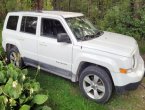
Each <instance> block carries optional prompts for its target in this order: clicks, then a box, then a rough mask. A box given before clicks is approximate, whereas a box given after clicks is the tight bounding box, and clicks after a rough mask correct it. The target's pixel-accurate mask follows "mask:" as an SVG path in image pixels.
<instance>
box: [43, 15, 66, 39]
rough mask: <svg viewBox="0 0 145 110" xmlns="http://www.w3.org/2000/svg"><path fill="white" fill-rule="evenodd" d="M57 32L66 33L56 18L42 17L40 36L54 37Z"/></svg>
mask: <svg viewBox="0 0 145 110" xmlns="http://www.w3.org/2000/svg"><path fill="white" fill-rule="evenodd" d="M59 33H66V31H65V30H64V28H63V26H62V24H61V23H60V22H59V21H58V20H53V19H48V18H42V20H41V36H46V37H52V38H56V37H57V35H58V34H59Z"/></svg>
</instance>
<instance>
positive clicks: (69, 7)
mask: <svg viewBox="0 0 145 110" xmlns="http://www.w3.org/2000/svg"><path fill="white" fill-rule="evenodd" d="M70 10H71V0H69V1H68V11H70Z"/></svg>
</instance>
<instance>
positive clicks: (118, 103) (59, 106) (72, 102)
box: [28, 67, 145, 110]
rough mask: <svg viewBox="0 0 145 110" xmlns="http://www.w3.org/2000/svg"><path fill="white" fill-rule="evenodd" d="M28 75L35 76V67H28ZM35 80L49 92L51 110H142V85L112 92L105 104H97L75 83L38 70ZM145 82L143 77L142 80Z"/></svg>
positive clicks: (143, 93) (143, 91) (143, 100)
mask: <svg viewBox="0 0 145 110" xmlns="http://www.w3.org/2000/svg"><path fill="white" fill-rule="evenodd" d="M28 71H29V75H30V76H31V77H34V76H35V73H36V69H35V68H32V67H29V68H28ZM37 80H38V81H39V82H40V84H41V87H42V88H43V89H45V90H48V92H49V101H48V105H50V106H51V107H52V108H53V110H144V107H145V99H144V98H145V89H144V88H143V87H142V86H139V88H138V89H137V90H135V91H130V92H126V93H125V94H123V95H117V94H113V95H112V98H111V100H110V101H109V102H108V103H107V104H104V105H102V104H97V103H95V102H93V101H90V100H88V99H86V98H85V97H84V96H82V94H81V92H80V90H79V86H78V84H77V83H72V82H71V81H69V80H66V79H64V78H61V77H59V76H56V75H52V74H50V73H48V72H45V71H40V73H39V75H38V77H37ZM143 81H144V83H145V79H144V80H143Z"/></svg>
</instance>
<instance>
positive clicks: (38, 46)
mask: <svg viewBox="0 0 145 110" xmlns="http://www.w3.org/2000/svg"><path fill="white" fill-rule="evenodd" d="M11 15H18V16H19V20H18V24H17V29H16V31H14V30H10V29H7V28H6V25H7V21H8V18H9V16H11ZM22 16H35V17H37V18H38V21H37V29H36V35H33V34H29V33H23V32H20V25H21V20H22ZM79 16H83V14H81V13H73V12H61V11H43V12H10V13H8V14H7V17H6V19H5V23H4V27H3V31H2V46H3V48H4V50H5V51H7V45H9V44H12V45H14V46H16V47H17V48H18V50H19V52H20V54H21V57H22V58H24V62H25V64H26V65H31V66H35V67H37V65H38V64H42V65H43V66H42V67H41V68H42V69H44V70H46V71H49V72H52V73H54V74H57V75H60V76H62V77H65V78H68V79H71V80H72V81H73V82H76V81H78V74H79V69H80V68H81V66H82V65H83V64H84V63H85V62H87V63H91V64H95V65H99V66H101V67H104V68H106V69H107V70H108V71H109V72H110V75H111V78H112V80H113V84H114V86H115V87H116V88H122V87H125V86H126V87H128V85H131V84H135V83H138V82H140V81H141V80H142V78H143V76H144V62H143V59H142V58H141V56H140V53H139V48H138V45H137V42H136V41H135V40H134V38H132V37H128V36H125V35H121V34H116V33H111V32H104V34H103V35H102V36H100V37H98V38H94V39H92V40H88V41H77V39H76V38H75V36H74V34H73V33H72V31H71V29H70V28H69V26H68V24H67V22H66V21H65V18H70V17H79ZM42 17H43V18H50V19H56V20H58V21H60V22H61V24H62V25H63V27H64V29H65V31H66V32H67V34H68V36H69V37H70V40H71V43H58V42H57V40H56V39H52V38H47V37H41V35H40V27H41V18H42ZM28 60H29V61H31V62H33V63H30V62H27V61H28ZM46 65H47V66H46ZM120 68H125V69H127V70H128V73H127V74H122V73H120Z"/></svg>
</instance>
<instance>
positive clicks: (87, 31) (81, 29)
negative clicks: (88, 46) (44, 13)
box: [66, 17, 103, 40]
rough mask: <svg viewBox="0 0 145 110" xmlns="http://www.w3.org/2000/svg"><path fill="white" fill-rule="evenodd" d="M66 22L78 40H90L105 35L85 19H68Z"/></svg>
mask: <svg viewBox="0 0 145 110" xmlns="http://www.w3.org/2000/svg"><path fill="white" fill-rule="evenodd" d="M66 22H67V24H68V25H69V27H70V29H71V30H72V32H73V34H74V35H75V37H76V39H77V40H89V39H92V38H95V37H99V36H100V35H102V34H103V32H101V31H99V30H98V29H97V28H96V27H95V26H94V25H93V24H92V23H91V22H90V21H89V20H87V19H86V18H84V17H74V18H66Z"/></svg>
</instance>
